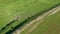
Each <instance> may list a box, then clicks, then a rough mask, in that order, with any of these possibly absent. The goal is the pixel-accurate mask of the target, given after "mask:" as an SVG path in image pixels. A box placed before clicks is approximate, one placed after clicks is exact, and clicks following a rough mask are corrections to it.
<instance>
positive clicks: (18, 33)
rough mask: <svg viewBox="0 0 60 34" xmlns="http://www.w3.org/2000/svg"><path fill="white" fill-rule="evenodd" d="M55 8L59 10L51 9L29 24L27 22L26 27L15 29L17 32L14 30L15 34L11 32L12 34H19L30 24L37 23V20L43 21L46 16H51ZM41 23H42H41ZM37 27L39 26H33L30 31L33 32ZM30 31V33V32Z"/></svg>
mask: <svg viewBox="0 0 60 34" xmlns="http://www.w3.org/2000/svg"><path fill="white" fill-rule="evenodd" d="M57 8H59V6H58V7H55V8H53V9H52V10H50V11H48V12H46V13H44V14H42V15H41V16H38V17H37V18H36V19H34V20H32V21H31V22H29V24H28V23H27V24H25V26H26V27H23V28H22V29H17V30H16V33H15V32H13V33H12V34H20V33H21V32H22V31H24V30H25V29H26V28H28V27H29V26H30V25H31V24H33V23H34V22H36V21H38V20H43V19H44V18H45V17H46V16H48V15H49V14H51V13H52V12H54V11H55V10H56V9H57ZM56 11H57V10H56ZM41 23H42V22H41ZM38 25H39V24H37V25H35V26H34V27H33V28H32V29H31V31H33V30H34V29H35V28H36V27H37V26H38ZM31 31H30V32H31Z"/></svg>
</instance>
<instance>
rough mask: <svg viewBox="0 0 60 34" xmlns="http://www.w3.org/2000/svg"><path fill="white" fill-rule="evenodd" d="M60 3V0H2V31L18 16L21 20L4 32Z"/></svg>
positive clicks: (0, 23) (0, 27) (0, 19)
mask: <svg viewBox="0 0 60 34" xmlns="http://www.w3.org/2000/svg"><path fill="white" fill-rule="evenodd" d="M58 3H60V0H0V30H1V29H2V28H3V27H4V26H6V25H7V24H8V23H10V21H11V20H13V19H14V18H15V16H16V15H18V16H19V18H20V20H19V21H15V22H14V23H13V24H11V25H10V26H9V27H7V28H6V29H5V30H4V32H6V31H8V30H11V27H15V26H17V25H18V24H19V23H21V22H22V21H24V20H25V19H27V18H28V17H31V16H33V15H35V14H36V13H39V12H41V11H42V10H47V9H49V8H50V7H52V6H54V5H56V4H58ZM2 32H3V31H2Z"/></svg>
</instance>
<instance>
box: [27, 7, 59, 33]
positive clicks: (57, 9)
mask: <svg viewBox="0 0 60 34" xmlns="http://www.w3.org/2000/svg"><path fill="white" fill-rule="evenodd" d="M50 11H53V12H51V13H50V14H48V16H50V15H53V14H55V13H57V12H59V11H60V6H58V7H56V8H54V9H52V10H50ZM40 23H41V22H40ZM40 23H37V24H36V25H35V26H34V27H33V28H32V29H30V30H29V31H28V33H31V32H32V31H33V30H35V29H36V28H37V26H38V25H39V24H40Z"/></svg>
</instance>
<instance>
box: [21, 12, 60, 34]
mask: <svg viewBox="0 0 60 34" xmlns="http://www.w3.org/2000/svg"><path fill="white" fill-rule="evenodd" d="M59 14H60V12H58V13H56V14H53V15H50V16H47V17H46V18H44V20H43V22H42V23H41V24H39V25H38V26H37V27H36V28H35V29H34V30H33V31H31V32H30V33H29V30H31V29H32V28H33V27H34V25H36V24H37V23H40V21H37V22H35V23H34V24H32V25H31V26H29V27H28V28H27V29H25V30H24V31H22V32H21V34H60V15H59Z"/></svg>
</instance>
